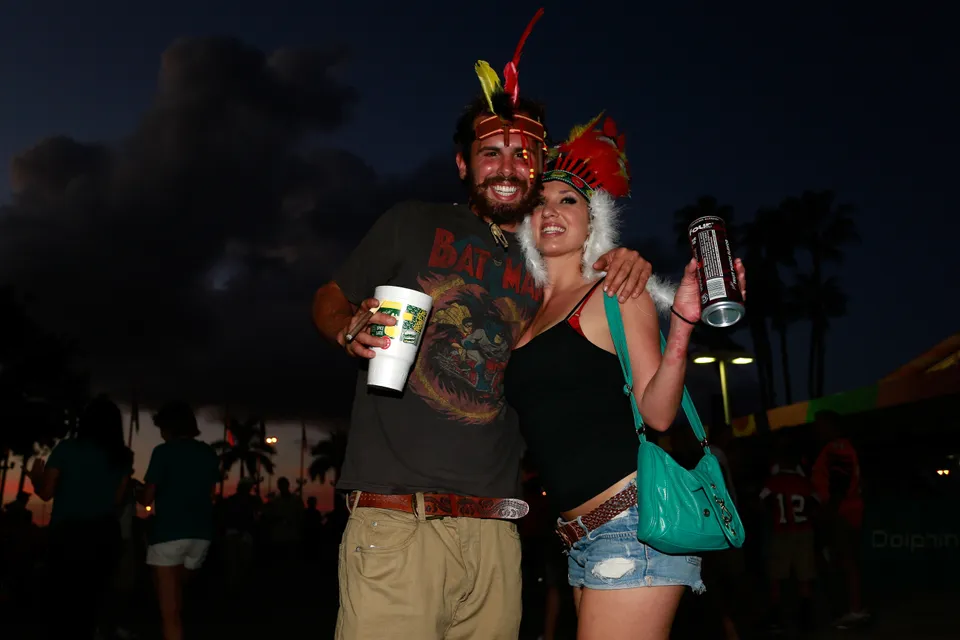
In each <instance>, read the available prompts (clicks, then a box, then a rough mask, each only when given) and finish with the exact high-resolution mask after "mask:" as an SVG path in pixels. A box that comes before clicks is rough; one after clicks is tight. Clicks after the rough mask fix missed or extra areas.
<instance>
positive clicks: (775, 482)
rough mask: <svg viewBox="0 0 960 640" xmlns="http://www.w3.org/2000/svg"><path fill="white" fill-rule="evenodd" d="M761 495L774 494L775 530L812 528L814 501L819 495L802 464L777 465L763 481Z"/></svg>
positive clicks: (763, 496) (773, 515)
mask: <svg viewBox="0 0 960 640" xmlns="http://www.w3.org/2000/svg"><path fill="white" fill-rule="evenodd" d="M760 498H761V499H762V500H765V499H767V498H771V501H772V503H773V509H772V510H771V513H772V517H773V528H774V531H777V532H781V531H809V530H810V529H811V527H812V523H811V522H810V506H811V504H810V503H811V501H812V500H816V501H818V502H819V500H820V498H819V497H818V496H817V492H816V491H815V490H814V488H813V483H811V482H810V480H809V479H808V478H807V477H806V476H805V475H804V473H803V470H802V469H801V468H800V467H796V468H795V469H781V468H780V467H779V466H777V465H774V467H773V469H771V475H770V477H769V478H767V481H766V482H765V483H764V485H763V490H762V491H761V492H760Z"/></svg>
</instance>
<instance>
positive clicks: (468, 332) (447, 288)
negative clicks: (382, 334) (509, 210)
mask: <svg viewBox="0 0 960 640" xmlns="http://www.w3.org/2000/svg"><path fill="white" fill-rule="evenodd" d="M505 235H506V236H507V239H508V242H509V247H508V248H507V249H506V250H504V249H503V248H502V247H500V246H498V245H496V243H495V242H494V241H493V237H492V236H491V234H490V230H489V228H488V226H487V224H486V223H485V222H483V221H482V220H481V219H479V218H478V217H477V216H476V215H474V213H473V212H472V211H471V210H470V209H469V208H468V207H467V206H465V205H453V204H428V203H423V202H407V203H403V204H401V205H398V206H396V207H394V208H392V209H391V210H390V211H388V212H387V213H385V214H384V215H383V216H382V217H381V218H380V219H379V220H377V222H376V223H375V224H374V226H373V228H372V229H371V230H370V231H369V232H368V233H367V235H366V237H365V238H364V239H363V240H362V241H361V242H360V244H359V245H358V246H357V248H356V249H355V250H354V251H353V253H352V254H351V255H350V256H349V257H348V258H347V261H346V262H345V264H343V266H342V267H341V268H340V270H339V271H338V272H337V274H336V275H335V276H334V281H335V282H336V283H337V284H338V285H339V286H340V288H341V289H342V290H343V292H344V294H345V295H346V297H347V299H348V300H350V301H351V302H352V303H354V304H359V303H360V302H362V301H363V300H364V299H366V298H370V297H372V296H373V292H374V289H375V288H376V287H377V286H379V285H395V286H400V287H407V288H410V289H416V290H419V291H423V292H425V293H427V294H429V295H430V296H431V297H432V298H433V310H432V311H431V313H430V319H429V321H428V323H427V328H426V330H425V331H424V334H423V339H422V342H421V345H420V350H419V352H418V353H417V359H416V362H415V364H414V366H413V368H412V369H411V371H410V377H409V378H408V382H407V387H406V389H405V391H404V393H403V394H402V395H401V396H390V395H386V394H383V393H382V392H377V391H368V390H367V386H366V382H367V374H366V367H365V364H366V363H361V370H360V374H359V376H358V379H357V393H356V397H355V399H354V403H353V414H352V417H351V426H350V437H349V440H348V445H347V457H346V461H345V463H344V466H343V474H342V476H341V478H340V482H339V484H338V488H339V489H342V490H355V489H359V490H362V491H370V492H374V493H385V494H392V493H414V492H417V491H423V492H443V493H455V494H459V495H470V496H477V497H490V498H499V497H515V496H518V495H519V489H520V482H519V478H520V457H521V454H522V450H523V441H522V438H521V436H520V430H519V427H518V425H517V418H516V414H515V413H513V411H512V410H510V409H509V408H508V407H507V405H506V402H505V400H504V396H503V372H504V370H505V369H506V366H507V360H508V358H509V357H510V351H511V349H512V348H513V346H514V345H515V344H516V342H517V340H519V339H520V336H521V335H522V333H523V330H524V329H525V328H526V325H527V324H528V323H529V322H530V320H532V319H533V316H534V314H535V313H536V311H537V309H538V307H539V305H540V301H541V299H542V292H541V291H540V290H539V289H538V288H537V287H536V286H535V285H534V282H533V277H532V276H531V275H530V274H528V273H527V270H526V265H525V264H524V262H523V255H522V253H521V251H520V246H519V243H518V242H517V240H516V238H515V237H514V235H513V234H509V233H507V234H505Z"/></svg>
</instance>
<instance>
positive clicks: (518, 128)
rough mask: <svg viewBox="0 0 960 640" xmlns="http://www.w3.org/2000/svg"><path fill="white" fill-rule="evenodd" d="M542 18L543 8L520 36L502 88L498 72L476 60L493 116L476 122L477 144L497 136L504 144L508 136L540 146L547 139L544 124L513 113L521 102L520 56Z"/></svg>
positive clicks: (507, 140) (504, 74)
mask: <svg viewBox="0 0 960 640" xmlns="http://www.w3.org/2000/svg"><path fill="white" fill-rule="evenodd" d="M542 16H543V8H541V9H540V10H539V11H537V13H536V15H534V16H533V19H532V20H530V23H529V24H528V25H527V28H526V29H525V30H524V32H523V35H522V36H520V42H518V43H517V48H516V49H515V50H514V53H513V59H512V60H510V62H508V63H507V65H506V66H505V67H504V69H503V78H504V80H505V83H506V84H505V85H503V84H501V83H500V77H499V76H498V75H497V72H496V71H494V70H493V68H492V67H491V66H490V65H489V64H488V63H487V62H486V61H484V60H478V61H477V64H476V65H474V70H475V71H476V72H477V77H478V78H479V79H480V86H481V87H482V88H483V95H484V96H485V97H486V98H487V106H489V107H490V113H492V114H493V115H492V116H490V117H489V118H482V119H481V120H480V121H479V122H477V124H476V127H475V133H476V136H477V140H483V139H484V138H489V137H490V136H493V135H497V134H500V133H502V134H503V135H504V138H505V142H506V143H507V144H509V142H510V134H511V133H517V134H519V135H520V137H521V139H523V138H525V137H527V136H529V137H531V138H534V139H535V140H538V141H539V142H540V143H541V144H543V142H544V140H545V139H546V131H545V130H544V126H543V123H541V122H538V121H536V120H534V119H533V118H530V117H528V116H526V115H523V114H518V113H515V109H516V107H517V104H518V101H519V99H520V82H519V65H520V56H521V55H522V54H523V46H524V44H526V42H527V38H528V37H529V36H530V33H531V32H532V31H533V25H535V24H536V23H537V21H538V20H539V19H540V18H541V17H542ZM524 146H526V145H524Z"/></svg>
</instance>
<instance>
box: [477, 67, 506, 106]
mask: <svg viewBox="0 0 960 640" xmlns="http://www.w3.org/2000/svg"><path fill="white" fill-rule="evenodd" d="M473 68H474V70H475V71H476V72H477V77H478V78H480V86H481V87H483V95H485V96H486V97H487V104H488V105H489V106H490V113H496V112H495V111H494V110H493V95H494V94H495V93H500V92H501V91H503V85H501V84H500V76H498V75H497V72H496V71H494V70H493V67H491V66H490V65H489V64H487V62H486V61H485V60H477V64H475V65H474V66H473Z"/></svg>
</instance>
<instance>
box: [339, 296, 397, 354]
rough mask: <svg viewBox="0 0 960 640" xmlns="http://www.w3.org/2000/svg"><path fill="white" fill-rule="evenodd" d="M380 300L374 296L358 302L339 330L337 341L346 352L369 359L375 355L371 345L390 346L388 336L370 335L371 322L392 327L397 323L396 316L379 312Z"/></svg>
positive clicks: (384, 347) (382, 347)
mask: <svg viewBox="0 0 960 640" xmlns="http://www.w3.org/2000/svg"><path fill="white" fill-rule="evenodd" d="M379 308H380V301H379V300H377V299H376V298H367V299H366V300H364V301H363V302H362V303H361V304H360V308H359V309H357V312H356V313H355V314H353V317H352V318H350V321H349V322H348V323H347V325H346V326H345V327H344V328H343V330H341V331H340V334H339V335H338V336H337V341H338V342H339V343H340V344H341V345H343V347H344V349H346V351H347V353H348V354H349V355H350V356H353V357H355V358H366V359H367V360H370V359H371V358H373V356H374V355H375V354H374V352H373V350H372V349H371V347H380V348H381V349H386V348H387V347H389V346H390V337H389V336H383V337H379V338H377V337H374V336H372V335H370V325H371V324H381V325H384V326H387V327H392V326H395V325H396V324H397V318H396V316H392V315H389V314H386V313H380V312H378V311H377V309H379Z"/></svg>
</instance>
